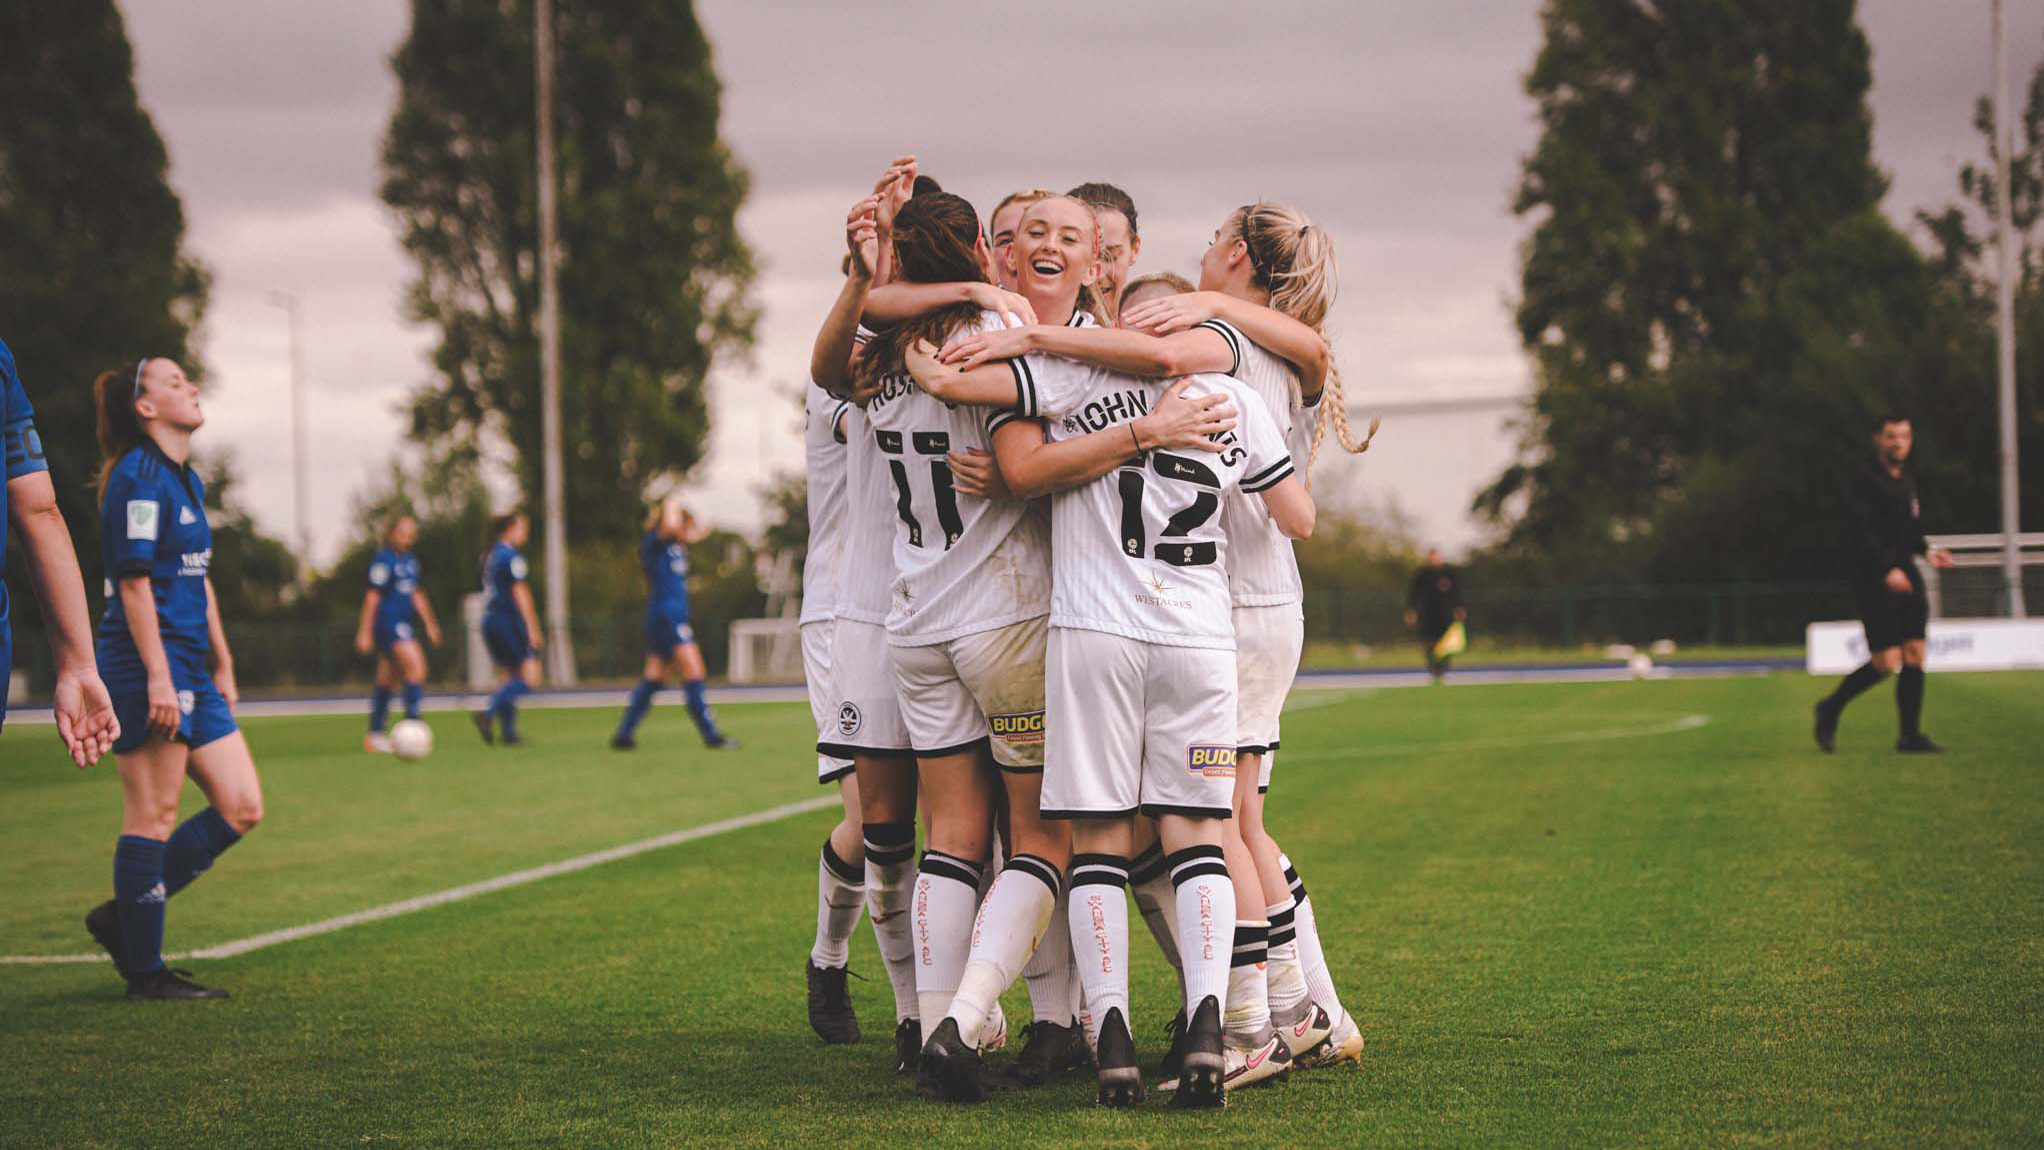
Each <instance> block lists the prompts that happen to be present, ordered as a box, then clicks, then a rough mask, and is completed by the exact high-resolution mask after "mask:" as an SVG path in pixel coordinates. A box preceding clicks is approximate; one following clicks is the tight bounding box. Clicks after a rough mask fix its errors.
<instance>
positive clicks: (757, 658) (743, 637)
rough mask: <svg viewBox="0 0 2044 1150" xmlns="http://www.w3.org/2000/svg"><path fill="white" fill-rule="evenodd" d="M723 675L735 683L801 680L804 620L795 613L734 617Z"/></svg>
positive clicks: (791, 681) (797, 681)
mask: <svg viewBox="0 0 2044 1150" xmlns="http://www.w3.org/2000/svg"><path fill="white" fill-rule="evenodd" d="M724 677H725V679H727V680H729V681H730V682H733V683H799V682H801V681H802V626H801V622H800V621H799V620H798V619H796V618H794V617H792V616H781V617H778V618H773V619H733V620H732V621H731V653H730V658H729V661H728V662H727V663H726V664H725V668H724Z"/></svg>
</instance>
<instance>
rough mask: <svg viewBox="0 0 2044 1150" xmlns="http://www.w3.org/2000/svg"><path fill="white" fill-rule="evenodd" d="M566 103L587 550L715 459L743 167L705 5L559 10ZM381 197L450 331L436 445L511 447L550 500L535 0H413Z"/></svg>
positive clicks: (743, 254) (562, 121) (420, 407)
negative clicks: (497, 438)
mask: <svg viewBox="0 0 2044 1150" xmlns="http://www.w3.org/2000/svg"><path fill="white" fill-rule="evenodd" d="M555 11H556V27H555V37H556V44H557V49H556V60H557V62H558V70H557V78H556V81H555V86H554V91H555V94H556V99H557V103H558V107H556V108H555V109H554V115H555V123H556V125H557V129H556V130H557V136H558V140H559V149H558V153H559V154H558V180H559V212H560V227H561V231H560V234H561V263H560V277H561V279H560V283H561V348H562V356H561V358H562V373H561V374H562V380H563V386H562V427H563V432H564V436H563V438H564V448H565V452H566V455H567V459H566V465H567V469H566V470H567V499H568V506H569V514H570V524H571V528H570V534H571V535H572V536H573V537H575V538H577V539H584V538H591V537H598V536H603V535H614V534H620V533H629V532H631V531H633V530H634V529H635V527H636V525H637V522H638V519H639V516H640V513H641V500H642V498H643V496H644V493H645V491H646V488H647V485H648V483H649V482H650V481H652V480H653V479H655V478H656V477H659V476H662V475H666V474H670V473H672V474H680V473H685V472H686V471H688V469H689V468H691V467H693V466H694V465H695V464H696V463H697V462H698V461H699V460H700V459H701V458H702V455H703V449H704V443H705V440H706V438H707V435H708V430H709V421H710V416H709V409H708V404H707V378H708V373H709V371H710V369H711V366H712V365H713V364H714V363H715V362H717V360H718V359H719V357H723V356H730V355H735V354H740V353H742V352H743V351H744V350H745V349H746V348H747V347H749V345H750V342H751V339H752V332H753V324H754V319H755V312H754V309H753V308H752V306H751V305H750V303H749V302H748V301H747V297H746V292H747V289H748V288H749V287H750V285H751V282H752V277H753V263H752V256H751V253H750V251H749V250H748V249H747V247H746V245H745V243H744V241H743V240H742V239H741V238H740V237H739V235H738V231H737V227H736V222H735V215H736V213H737V210H738V206H739V204H740V202H741V201H742V200H743V198H744V195H745V189H746V178H745V173H744V172H743V170H742V169H741V168H740V167H739V165H738V164H737V162H736V161H735V160H734V159H733V158H732V156H731V154H730V152H729V150H728V149H726V148H725V147H724V145H723V144H722V142H720V140H719V139H718V135H717V118H718V105H719V85H718V82H717V77H716V73H715V72H714V70H713V69H712V66H711V61H710V49H709V45H708V43H707V42H706V41H705V39H704V37H703V31H702V28H701V26H700V25H698V24H697V22H696V19H695V14H694V12H693V10H692V7H691V5H690V4H689V3H688V0H561V2H560V3H558V4H557V5H556V8H555ZM394 67H395V68H396V71H397V76H398V81H399V89H400V91H399V97H398V106H397V110H396V112H395V113H394V114H393V115H392V117H391V122H390V129H389V134H388V136H387V137H386V139H385V141H384V155H383V167H384V183H383V198H384V200H385V201H386V202H387V203H389V204H390V205H391V207H392V208H394V209H395V210H396V212H397V215H398V219H399V221H400V223H401V226H402V228H403V233H404V244H405V247H406V249H407V250H408V251H409V252H410V253H411V255H412V258H413V259H414V260H415V261H416V262H417V264H418V268H419V276H418V279H417V281H416V282H415V283H414V284H413V286H412V289H411V295H410V307H411V312H412V314H413V315H414V316H415V317H417V318H418V319H420V320H423V321H425V322H428V323H431V324H433V325H434V326H436V327H437V328H438V329H439V331H440V343H439V346H438V347H437V348H436V349H435V350H434V353H433V363H434V366H435V368H436V369H437V372H438V375H439V378H438V379H437V380H435V381H434V382H433V383H432V384H430V385H428V386H426V387H423V388H421V389H420V390H419V391H418V392H417V393H415V395H414V396H413V399H412V408H411V414H412V430H413V434H414V435H415V436H417V437H419V438H421V439H425V440H429V441H432V440H447V439H450V438H452V439H467V440H471V441H472V440H474V439H475V437H476V436H477V435H478V434H479V433H481V432H483V431H486V430H487V431H490V432H494V433H496V434H499V435H501V436H502V437H503V438H504V440H506V441H507V442H508V443H509V444H510V445H511V448H512V450H513V451H514V453H515V455H516V467H517V473H518V478H519V481H520V484H521V486H522V489H523V490H524V492H525V493H526V495H527V497H528V501H529V502H533V501H536V499H535V497H536V496H537V494H538V492H539V488H540V482H539V479H540V470H541V460H540V412H539V404H538V398H539V363H538V355H537V352H538V336H537V333H536V328H535V324H536V320H537V315H538V309H539V288H538V278H537V277H538V265H537V258H536V257H537V253H536V249H537V244H538V223H537V188H538V184H537V179H536V177H535V173H534V170H533V162H534V147H535V145H534V135H535V129H534V102H533V68H532V4H531V2H530V0H414V2H413V5H412V27H411V34H410V35H409V36H408V37H407V38H406V40H405V43H404V45H403V46H402V47H401V48H399V49H398V52H397V56H396V59H395V61H394Z"/></svg>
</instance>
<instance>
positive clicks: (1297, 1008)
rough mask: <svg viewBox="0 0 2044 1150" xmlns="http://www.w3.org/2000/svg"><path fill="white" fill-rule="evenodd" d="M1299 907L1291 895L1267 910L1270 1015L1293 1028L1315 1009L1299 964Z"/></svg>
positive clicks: (1277, 1022)
mask: <svg viewBox="0 0 2044 1150" xmlns="http://www.w3.org/2000/svg"><path fill="white" fill-rule="evenodd" d="M1297 909H1298V904H1297V903H1295V902H1293V901H1292V896H1291V895H1286V896H1285V901H1283V902H1278V903H1272V904H1271V905H1269V906H1267V907H1265V908H1264V913H1265V914H1268V915H1269V916H1270V950H1269V952H1268V953H1269V959H1268V962H1269V966H1268V968H1267V971H1266V973H1267V977H1268V981H1269V983H1270V1014H1271V1019H1272V1021H1273V1022H1274V1023H1276V1024H1280V1025H1285V1026H1290V1025H1291V1024H1293V1023H1295V1022H1297V1021H1298V1020H1299V1015H1300V1014H1301V1013H1303V1012H1304V1011H1307V1010H1310V1009H1312V1004H1311V1002H1310V1000H1309V998H1308V996H1307V994H1306V972H1305V969H1304V968H1303V967H1302V966H1300V965H1299V937H1298V934H1297V933H1296V931H1297V928H1296V927H1295V926H1294V924H1293V917H1294V912H1295V911H1296V910H1297Z"/></svg>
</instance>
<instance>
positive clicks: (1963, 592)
mask: <svg viewBox="0 0 2044 1150" xmlns="http://www.w3.org/2000/svg"><path fill="white" fill-rule="evenodd" d="M1928 538H1929V542H1930V545H1931V546H1932V547H1942V548H1944V549H1945V550H1947V551H1949V552H1951V553H1952V568H1951V570H1949V571H1940V570H1938V569H1937V568H1936V567H1933V566H1931V565H1930V564H1929V563H1927V562H1921V561H1920V562H1919V563H1918V567H1919V568H1920V569H1921V570H1922V571H1923V578H1924V590H1925V592H1927V593H1928V595H1929V597H1930V617H1931V618H1933V619H1991V618H1996V617H1998V616H2002V615H2006V614H2008V602H2007V597H2006V595H2005V593H2004V588H2003V587H2002V573H2001V546H2002V536H2001V535H2000V534H1999V533H1993V534H1981V535H1932V536H1929V537H1928ZM2016 550H2017V552H2018V553H2019V560H2018V561H2019V562H2020V563H2021V564H2022V572H2023V574H2022V578H2023V587H2024V591H2025V595H2024V597H2025V598H2026V599H2029V601H2030V602H2032V603H2036V602H2040V601H2044V600H2039V599H2038V598H2037V597H2036V594H2035V592H2034V591H2032V590H2031V588H2032V587H2034V586H2035V585H2036V584H2037V583H2038V582H2039V581H2040V580H2044V532H2037V531H2032V532H2029V533H2026V534H2022V535H2018V536H2016Z"/></svg>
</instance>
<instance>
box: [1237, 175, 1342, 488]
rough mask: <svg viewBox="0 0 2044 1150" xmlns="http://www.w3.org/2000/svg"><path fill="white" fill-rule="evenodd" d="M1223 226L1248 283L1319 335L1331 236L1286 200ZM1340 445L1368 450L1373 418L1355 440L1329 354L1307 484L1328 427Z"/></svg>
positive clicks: (1329, 280)
mask: <svg viewBox="0 0 2044 1150" xmlns="http://www.w3.org/2000/svg"><path fill="white" fill-rule="evenodd" d="M1228 227H1229V229H1230V230H1232V231H1233V232H1234V233H1235V236H1236V238H1237V239H1240V240H1241V241H1242V245H1243V247H1244V248H1246V249H1247V251H1248V253H1249V271H1250V279H1251V282H1252V283H1254V284H1255V285H1256V286H1257V287H1260V288H1262V289H1264V290H1265V291H1267V292H1269V293H1270V306H1271V308H1272V309H1273V310H1275V311H1281V312H1283V313H1285V314H1286V315H1288V316H1291V317H1292V318H1293V319H1295V320H1298V321H1299V322H1300V323H1303V324H1305V325H1306V326H1308V327H1310V328H1312V329H1313V330H1314V331H1317V332H1320V333H1321V335H1323V336H1325V335H1326V334H1327V333H1326V330H1325V326H1324V325H1325V323H1326V321H1327V313H1328V311H1329V309H1331V308H1332V307H1333V306H1334V293H1335V288H1336V278H1337V277H1336V274H1335V267H1334V238H1333V237H1332V236H1329V235H1328V234H1327V232H1326V230H1325V229H1323V228H1317V227H1314V226H1313V221H1312V220H1311V219H1310V218H1308V217H1307V215H1306V213H1304V212H1302V211H1300V210H1299V209H1297V208H1295V207H1293V206H1292V205H1290V204H1274V203H1269V202H1267V201H1262V200H1259V201H1257V202H1256V203H1253V204H1250V205H1248V206H1246V207H1242V208H1238V209H1236V211H1235V214H1234V215H1233V216H1230V217H1229V220H1228ZM1330 424H1331V425H1333V427H1334V436H1335V439H1336V440H1338V441H1339V442H1340V443H1341V446H1342V449H1343V450H1345V451H1348V452H1350V453H1351V454H1360V453H1362V452H1365V451H1368V450H1369V449H1370V440H1371V439H1372V438H1374V437H1375V436H1376V434H1377V427H1378V421H1377V420H1376V419H1372V420H1370V429H1369V431H1368V432H1367V433H1365V434H1364V435H1363V437H1362V438H1361V439H1360V440H1359V439H1357V438H1356V437H1355V434H1354V433H1353V432H1352V431H1350V430H1349V425H1348V403H1347V401H1346V400H1345V399H1344V398H1343V395H1342V384H1341V369H1340V368H1339V367H1338V366H1336V364H1335V363H1334V360H1333V358H1332V357H1331V356H1330V357H1329V359H1328V363H1327V395H1326V396H1324V397H1322V399H1321V401H1320V411H1319V414H1318V415H1317V416H1316V417H1315V418H1314V421H1313V448H1312V452H1311V454H1309V455H1308V456H1307V460H1306V477H1307V486H1308V487H1309V488H1310V487H1311V485H1312V465H1313V459H1314V458H1315V457H1317V456H1318V455H1319V454H1320V441H1321V440H1323V439H1325V438H1326V437H1327V429H1328V426H1329V425H1330Z"/></svg>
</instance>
